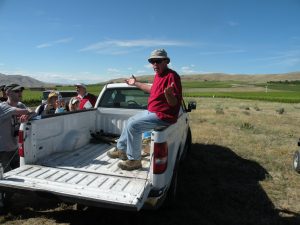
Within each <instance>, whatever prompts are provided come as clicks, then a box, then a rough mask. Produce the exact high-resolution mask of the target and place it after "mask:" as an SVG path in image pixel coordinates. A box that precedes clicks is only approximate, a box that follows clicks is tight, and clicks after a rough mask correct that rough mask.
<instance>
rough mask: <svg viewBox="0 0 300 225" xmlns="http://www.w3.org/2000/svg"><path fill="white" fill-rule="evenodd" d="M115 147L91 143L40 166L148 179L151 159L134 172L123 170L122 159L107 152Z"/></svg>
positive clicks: (49, 159)
mask: <svg viewBox="0 0 300 225" xmlns="http://www.w3.org/2000/svg"><path fill="white" fill-rule="evenodd" d="M113 148H114V146H113V145H110V144H106V143H100V144H99V143H97V144H95V143H90V144H88V145H86V146H84V147H83V148H80V149H77V150H75V151H72V152H62V153H55V154H52V155H50V156H49V157H48V158H46V159H44V160H43V161H41V162H38V163H37V164H38V165H41V166H46V167H54V168H62V169H67V170H74V171H82V172H91V173H96V174H106V175H115V176H121V177H134V178H141V179H146V178H147V175H148V171H149V169H150V168H149V167H150V157H149V156H148V157H145V158H142V168H141V169H139V170H134V171H125V170H121V169H120V168H119V167H118V166H117V165H118V163H119V162H120V159H111V158H109V157H108V156H107V153H106V152H107V151H109V150H111V149H113Z"/></svg>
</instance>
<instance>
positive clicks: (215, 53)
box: [199, 49, 246, 55]
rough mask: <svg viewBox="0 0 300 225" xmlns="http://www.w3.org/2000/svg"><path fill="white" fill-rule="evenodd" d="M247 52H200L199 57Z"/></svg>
mask: <svg viewBox="0 0 300 225" xmlns="http://www.w3.org/2000/svg"><path fill="white" fill-rule="evenodd" d="M244 52H246V51H245V50H242V49H236V50H225V51H211V52H200V53H199V55H224V54H235V53H244Z"/></svg>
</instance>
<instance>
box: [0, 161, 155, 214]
mask: <svg viewBox="0 0 300 225" xmlns="http://www.w3.org/2000/svg"><path fill="white" fill-rule="evenodd" d="M0 189H2V190H29V191H42V192H48V193H52V194H54V195H57V196H60V197H62V198H66V199H68V200H69V201H71V202H77V203H80V202H85V203H89V202H90V203H92V204H93V205H95V206H105V207H117V208H119V207H120V208H123V207H125V208H128V209H132V210H139V209H140V208H141V207H142V206H143V203H144V202H145V200H146V198H147V196H148V194H149V191H150V183H149V181H148V180H147V179H141V178H132V177H121V176H112V175H105V174H95V173H89V172H84V171H76V170H68V169H62V168H51V167H45V166H39V165H25V166H22V167H19V168H17V169H15V170H12V171H9V172H7V173H5V174H4V176H3V179H2V180H0Z"/></svg>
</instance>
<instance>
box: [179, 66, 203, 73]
mask: <svg viewBox="0 0 300 225" xmlns="http://www.w3.org/2000/svg"><path fill="white" fill-rule="evenodd" d="M194 67H195V65H190V66H183V67H181V68H180V73H181V74H196V73H199V72H197V71H196V70H194V69H193V68H194Z"/></svg>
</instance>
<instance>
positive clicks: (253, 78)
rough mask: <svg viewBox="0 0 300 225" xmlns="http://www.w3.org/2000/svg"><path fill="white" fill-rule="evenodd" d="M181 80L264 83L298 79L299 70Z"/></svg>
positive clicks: (148, 77) (148, 78) (147, 77)
mask: <svg viewBox="0 0 300 225" xmlns="http://www.w3.org/2000/svg"><path fill="white" fill-rule="evenodd" d="M180 77H181V81H191V82H192V81H230V80H232V81H244V82H252V83H264V82H267V81H285V80H300V72H291V73H281V74H256V75H250V74H233V75H232V74H225V73H207V74H196V75H181V76H180ZM153 78H154V77H153V75H145V76H139V77H138V79H139V80H140V81H147V82H149V83H151V82H152V81H153ZM123 81H124V78H118V79H113V80H110V81H109V82H123Z"/></svg>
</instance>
